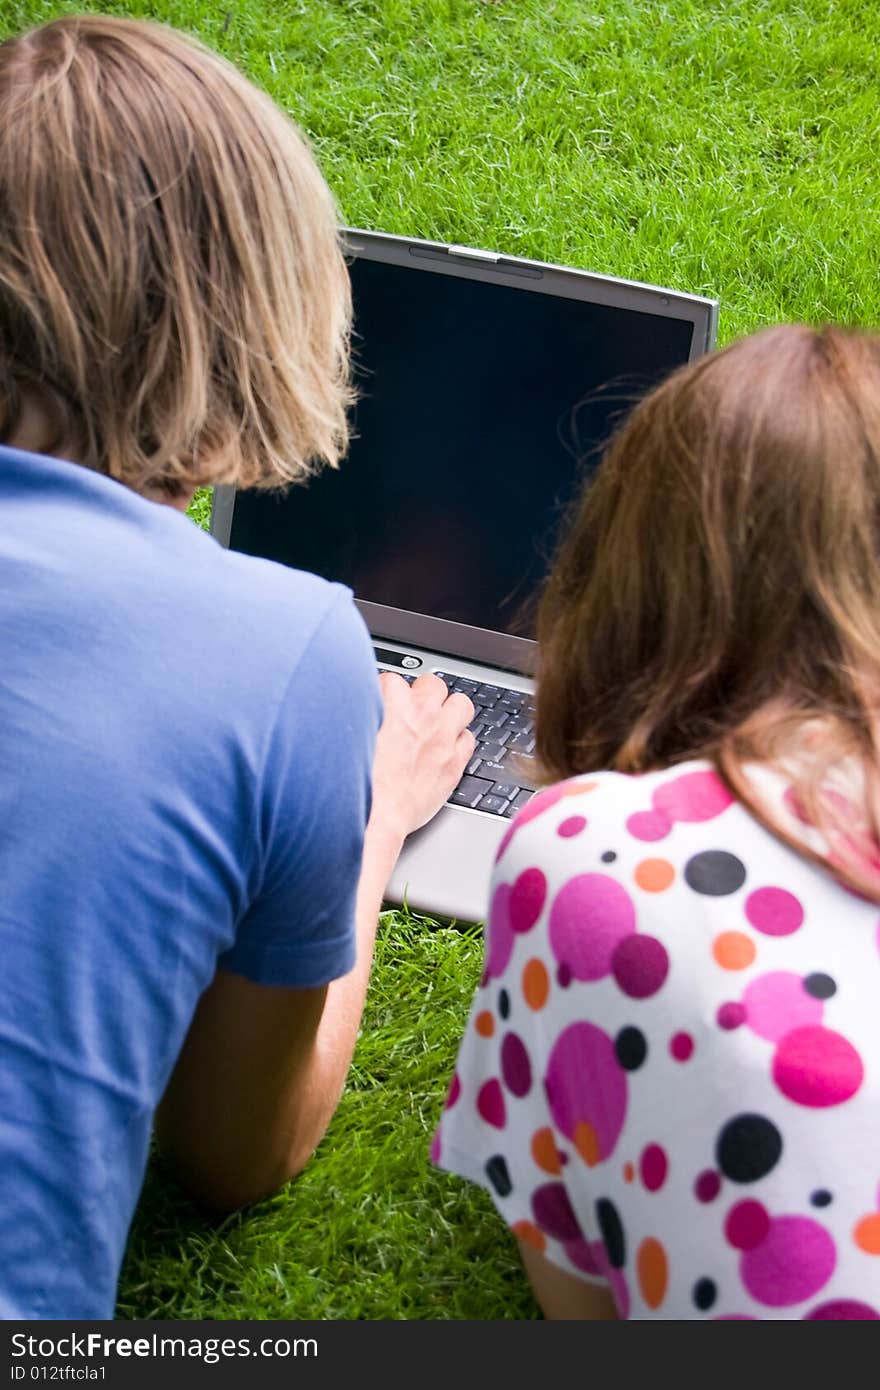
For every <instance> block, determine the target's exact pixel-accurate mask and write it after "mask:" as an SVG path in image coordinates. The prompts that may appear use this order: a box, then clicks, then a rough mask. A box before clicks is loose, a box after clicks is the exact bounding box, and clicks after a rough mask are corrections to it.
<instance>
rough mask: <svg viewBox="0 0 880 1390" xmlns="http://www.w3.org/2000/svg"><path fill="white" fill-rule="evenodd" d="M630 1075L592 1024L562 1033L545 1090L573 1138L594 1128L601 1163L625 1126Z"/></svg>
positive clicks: (558, 1120)
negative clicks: (582, 1130) (582, 1128)
mask: <svg viewBox="0 0 880 1390" xmlns="http://www.w3.org/2000/svg"><path fill="white" fill-rule="evenodd" d="M626 1075H627V1074H626V1072H625V1071H624V1070H623V1068H622V1067H621V1066H620V1063H619V1062H618V1060H617V1055H616V1053H615V1051H614V1043H613V1042H612V1041H611V1039H610V1038H609V1037H608V1034H607V1033H603V1032H602V1030H601V1028H596V1027H595V1025H594V1024H592V1023H572V1024H571V1025H570V1026H569V1027H568V1028H566V1029H565V1030H564V1032H562V1033H560V1035H559V1037H558V1038H557V1040H556V1042H555V1043H554V1045H553V1050H552V1052H551V1053H550V1058H549V1061H548V1063H547V1073H546V1077H545V1081H544V1089H545V1093H546V1096H547V1102H548V1104H549V1106H550V1113H551V1116H552V1119H553V1123H554V1125H555V1126H556V1128H557V1129H558V1130H559V1131H560V1133H561V1134H564V1135H565V1136H566V1138H567V1139H570V1140H573V1139H574V1135H575V1130H576V1129H577V1127H578V1125H580V1124H586V1125H589V1126H590V1127H591V1128H592V1130H593V1132H594V1134H595V1138H596V1144H597V1146H598V1157H599V1159H601V1160H604V1159H606V1158H608V1157H609V1155H610V1154H611V1153H612V1152H613V1150H614V1146H615V1145H616V1143H617V1141H618V1139H619V1138H620V1131H621V1130H622V1128H623V1122H624V1119H625V1117H626V1103H627V1082H626Z"/></svg>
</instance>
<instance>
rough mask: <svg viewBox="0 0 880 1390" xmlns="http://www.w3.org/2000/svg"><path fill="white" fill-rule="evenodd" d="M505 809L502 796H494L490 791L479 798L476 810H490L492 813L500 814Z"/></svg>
mask: <svg viewBox="0 0 880 1390" xmlns="http://www.w3.org/2000/svg"><path fill="white" fill-rule="evenodd" d="M506 809H507V802H506V800H505V798H504V797H503V796H495V795H493V793H492V792H489V793H488V795H486V796H483V797H481V798H480V802H479V805H478V806H477V810H478V811H491V812H492V814H493V815H495V816H500V815H501V814H502V813H503V812H504V811H505V810H506Z"/></svg>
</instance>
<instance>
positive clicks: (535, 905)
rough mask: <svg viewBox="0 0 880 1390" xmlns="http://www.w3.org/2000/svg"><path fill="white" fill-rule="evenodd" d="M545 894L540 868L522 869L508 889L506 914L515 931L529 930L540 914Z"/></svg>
mask: <svg viewBox="0 0 880 1390" xmlns="http://www.w3.org/2000/svg"><path fill="white" fill-rule="evenodd" d="M546 896H547V880H546V878H545V877H544V875H543V874H542V873H541V870H540V869H523V871H522V873H521V874H520V876H519V878H518V879H517V880H516V883H515V884H514V885H513V887H512V888H511V890H510V903H509V905H508V909H507V911H508V916H509V917H510V926H511V929H512V930H513V931H515V932H517V933H522V932H527V931H531V929H532V927H533V926H534V925H535V923H536V922H537V920H538V918H539V917H540V915H541V910H542V908H543V906H544V899H545V898H546Z"/></svg>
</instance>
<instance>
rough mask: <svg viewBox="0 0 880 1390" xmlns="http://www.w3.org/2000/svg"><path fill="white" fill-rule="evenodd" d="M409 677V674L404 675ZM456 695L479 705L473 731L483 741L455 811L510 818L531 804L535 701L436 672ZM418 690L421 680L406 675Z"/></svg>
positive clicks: (454, 798) (458, 791)
mask: <svg viewBox="0 0 880 1390" xmlns="http://www.w3.org/2000/svg"><path fill="white" fill-rule="evenodd" d="M397 674H398V675H403V672H398V673H397ZM434 675H435V676H439V677H440V679H441V680H442V681H443V682H444V683H445V685H446V688H447V690H449V692H450V693H452V692H453V691H461V692H462V694H464V695H467V697H468V698H469V699H470V700H471V701H472V702H473V705H474V710H475V717H474V719H473V720H472V721H471V723H470V724H469V725H468V728H469V729H470V731H471V733H472V734H473V735H474V737H475V738H476V740H477V746H476V748H475V749H474V756H473V757H472V758H471V760H470V762H469V763H468V765H467V767H466V768H465V771H464V776H463V777H462V779H461V781H460V782H459V784H458V786H457V787H456V788H455V790H454V791H453V792H452V795H451V796H450V797H449V803H450V805H452V806H469V807H470V808H471V810H474V811H486V812H488V814H489V815H492V816H503V817H505V818H509V817H511V816H514V815H516V813H517V811H518V810H519V809H520V807H521V806H525V804H526V802H527V801H529V800H530V798H531V796H532V794H533V792H534V791H535V788H536V786H537V781H536V777H535V771H536V769H535V759H534V757H533V756H532V755H533V753H534V749H535V729H534V719H535V706H534V702H533V699H532V696H531V695H529V694H527V693H525V692H524V691H522V690H508V689H506V688H505V687H504V686H503V685H481V684H480V682H479V681H473V680H467V679H466V678H465V677H464V676H456V675H453V674H452V673H451V672H449V671H435V672H434ZM403 679H404V680H405V681H406V682H407V683H408V684H409V685H412V683H413V681H414V680H415V679H416V677H415V676H412V675H403Z"/></svg>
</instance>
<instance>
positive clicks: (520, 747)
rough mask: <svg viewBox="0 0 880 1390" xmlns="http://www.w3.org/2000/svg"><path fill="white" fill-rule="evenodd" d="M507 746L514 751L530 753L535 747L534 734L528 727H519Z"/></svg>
mask: <svg viewBox="0 0 880 1390" xmlns="http://www.w3.org/2000/svg"><path fill="white" fill-rule="evenodd" d="M507 746H508V748H509V749H510V750H511V751H512V752H515V753H532V752H533V751H534V748H535V735H534V734H533V733H532V732H531V731H530V730H529V729H520V731H519V733H518V734H514V736H513V738H512V739H510V741H509V743H508V745H507Z"/></svg>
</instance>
